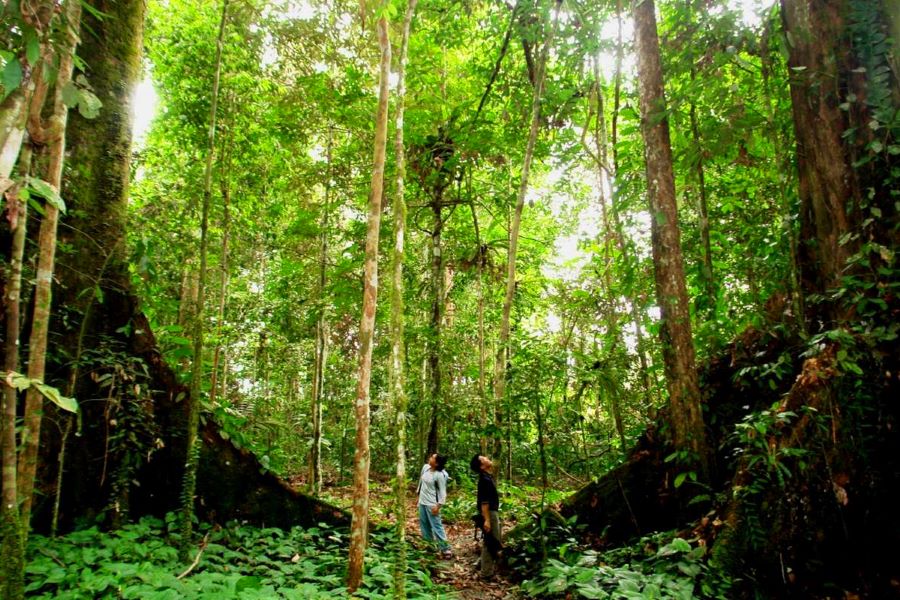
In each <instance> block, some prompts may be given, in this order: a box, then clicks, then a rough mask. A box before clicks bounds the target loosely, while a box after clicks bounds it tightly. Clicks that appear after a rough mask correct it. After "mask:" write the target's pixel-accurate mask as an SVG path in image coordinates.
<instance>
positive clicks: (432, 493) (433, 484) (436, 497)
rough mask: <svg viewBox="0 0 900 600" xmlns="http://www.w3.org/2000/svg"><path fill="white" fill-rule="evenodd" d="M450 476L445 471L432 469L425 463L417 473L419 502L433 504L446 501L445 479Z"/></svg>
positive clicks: (425, 504)
mask: <svg viewBox="0 0 900 600" xmlns="http://www.w3.org/2000/svg"><path fill="white" fill-rule="evenodd" d="M448 479H450V477H449V476H448V475H447V472H446V471H432V470H431V466H430V465H428V464H426V465H425V466H423V467H422V472H421V473H420V474H419V490H418V491H419V504H422V505H424V506H435V505H437V504H444V503H446V502H447V480H448Z"/></svg>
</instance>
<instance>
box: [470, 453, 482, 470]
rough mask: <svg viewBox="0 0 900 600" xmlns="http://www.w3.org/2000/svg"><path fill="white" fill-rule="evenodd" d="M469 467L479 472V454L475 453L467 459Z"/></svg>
mask: <svg viewBox="0 0 900 600" xmlns="http://www.w3.org/2000/svg"><path fill="white" fill-rule="evenodd" d="M469 468H470V469H472V470H473V471H474V472H476V473H481V455H480V454H476V455H475V456H473V457H472V460H470V461H469Z"/></svg>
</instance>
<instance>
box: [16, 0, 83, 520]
mask: <svg viewBox="0 0 900 600" xmlns="http://www.w3.org/2000/svg"><path fill="white" fill-rule="evenodd" d="M65 10H66V27H65V37H64V40H65V41H64V43H63V45H62V48H61V49H60V56H59V70H58V72H57V76H56V81H55V82H54V92H53V107H52V114H51V116H50V122H49V125H48V126H43V127H44V129H45V130H46V131H47V132H48V134H49V135H50V136H51V137H50V138H49V139H47V140H46V142H47V144H48V146H47V153H48V163H47V176H46V178H45V179H46V181H47V183H49V184H50V185H51V186H52V187H53V189H54V190H59V189H60V186H61V184H62V174H63V162H64V160H65V149H66V137H65V135H66V123H67V120H68V116H69V108H68V106H67V105H66V103H65V102H64V101H63V93H62V90H63V88H64V87H65V86H66V85H67V84H68V83H69V82H70V81H71V79H72V69H73V66H74V58H73V57H74V55H75V48H76V47H77V46H78V35H79V27H80V22H81V4H80V2H77V1H75V0H70V1H69V2H66V8H65ZM38 85H46V84H45V83H44V82H40V83H39V84H38ZM36 93H37V92H36ZM32 116H35V117H36V116H37V114H35V115H32ZM59 213H60V211H59V208H58V207H57V206H55V205H54V203H52V202H47V203H46V205H45V214H44V218H43V219H42V220H41V228H40V233H39V234H38V253H39V254H38V267H37V277H36V283H35V292H34V317H33V319H32V325H31V337H30V338H29V341H28V377H29V378H31V379H36V380H39V381H43V380H44V372H45V367H46V360H47V335H48V332H49V329H50V306H51V293H52V292H51V287H52V284H53V269H54V263H55V259H56V229H57V224H58V221H59ZM43 404H44V398H43V396H42V395H41V394H40V393H39V392H38V391H37V390H36V389H34V388H29V389H28V391H27V392H26V394H25V413H24V421H25V430H24V432H23V435H22V439H23V442H22V445H23V449H22V453H21V455H20V456H19V465H18V481H17V482H16V487H17V491H18V494H19V499H20V502H21V505H20V510H21V521H22V526H23V527H24V528H25V529H26V531H27V529H28V528H29V526H30V523H31V507H32V500H33V499H32V496H33V492H34V483H35V477H36V475H37V463H38V446H39V445H40V439H41V420H42V417H43Z"/></svg>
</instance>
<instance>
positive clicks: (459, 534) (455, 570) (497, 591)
mask: <svg viewBox="0 0 900 600" xmlns="http://www.w3.org/2000/svg"><path fill="white" fill-rule="evenodd" d="M407 515H409V518H408V519H407V522H406V530H407V532H408V535H409V539H410V540H411V541H413V543H416V542H417V541H421V533H420V532H419V518H418V507H417V506H416V503H415V498H413V501H412V502H411V503H410V506H409V507H408V511H407ZM444 529H445V530H446V531H447V538H448V540H449V541H450V545H451V546H452V548H453V558H451V559H438V560H437V561H435V570H434V572H433V573H432V576H433V578H434V581H435V582H437V583H443V584H446V585H450V586H452V587H453V588H455V589H456V591H457V594H458V596H457V597H458V598H459V599H460V600H479V599H494V600H497V599H504V600H513V599H518V598H521V597H522V596H521V595H520V594H518V593H517V588H515V587H514V584H512V583H510V582H509V581H507V580H506V578H505V576H504V575H503V574H502V573H500V574H498V576H497V577H496V578H495V579H494V580H493V581H490V582H485V581H481V579H480V578H479V576H478V570H477V567H476V564H477V562H478V559H479V557H480V556H481V543H480V542H476V541H475V540H473V539H472V526H471V525H470V524H469V523H460V524H453V523H447V522H446V521H445V522H444Z"/></svg>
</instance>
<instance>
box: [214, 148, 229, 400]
mask: <svg viewBox="0 0 900 600" xmlns="http://www.w3.org/2000/svg"><path fill="white" fill-rule="evenodd" d="M227 148H228V149H227V150H226V156H225V159H224V160H223V163H224V164H225V175H224V176H223V177H222V181H221V182H220V187H221V191H222V250H221V255H220V257H219V308H218V310H217V311H216V345H215V348H214V350H213V361H212V369H211V372H210V379H209V403H210V405H212V406H215V403H216V395H217V393H218V386H219V363H220V362H221V359H222V331H223V327H224V324H225V304H226V302H227V300H228V242H229V239H228V238H229V236H230V234H231V214H230V207H231V151H232V150H231V144H230V143H229V144H228V146H227Z"/></svg>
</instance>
